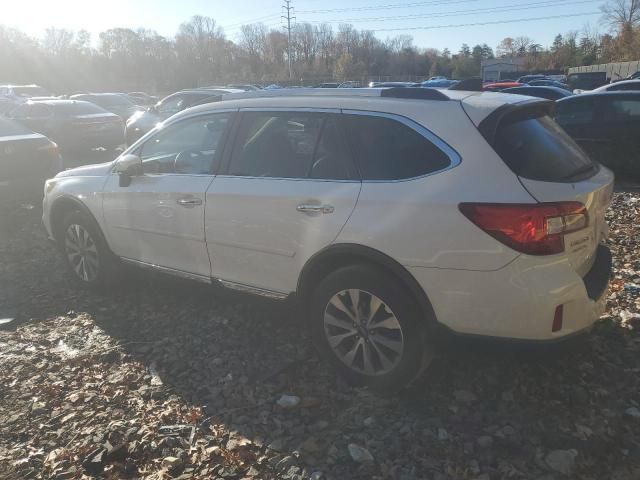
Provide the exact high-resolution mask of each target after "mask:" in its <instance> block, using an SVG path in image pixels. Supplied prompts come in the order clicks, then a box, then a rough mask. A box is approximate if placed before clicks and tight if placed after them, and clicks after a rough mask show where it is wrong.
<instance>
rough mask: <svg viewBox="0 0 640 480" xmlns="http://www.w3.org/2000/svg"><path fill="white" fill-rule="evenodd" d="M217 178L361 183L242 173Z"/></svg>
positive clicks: (356, 181)
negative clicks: (243, 174) (245, 174)
mask: <svg viewBox="0 0 640 480" xmlns="http://www.w3.org/2000/svg"><path fill="white" fill-rule="evenodd" d="M217 178H241V179H243V180H279V181H283V180H284V181H293V182H330V183H362V181H360V180H331V179H326V178H299V177H253V176H251V177H249V176H242V175H227V174H224V175H217Z"/></svg>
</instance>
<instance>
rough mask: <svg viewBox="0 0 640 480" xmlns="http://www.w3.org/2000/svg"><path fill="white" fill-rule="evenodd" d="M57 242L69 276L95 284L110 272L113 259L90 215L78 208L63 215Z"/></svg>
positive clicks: (88, 284) (103, 279) (100, 282)
mask: <svg viewBox="0 0 640 480" xmlns="http://www.w3.org/2000/svg"><path fill="white" fill-rule="evenodd" d="M57 238H58V244H59V246H60V250H61V252H62V255H63V259H64V261H65V264H66V265H67V268H68V270H69V272H70V273H71V276H72V278H73V279H74V280H75V281H76V282H77V283H79V284H80V285H83V286H87V287H97V286H101V285H103V284H104V283H105V282H106V281H107V280H109V279H110V278H112V276H113V274H114V267H115V262H114V259H113V255H112V254H111V252H110V251H109V248H108V247H107V244H106V242H105V240H104V237H103V236H102V232H101V231H100V228H99V227H98V226H97V225H96V224H95V221H94V220H93V218H91V217H90V216H89V215H87V214H86V213H84V212H81V211H73V212H70V213H69V214H67V215H66V216H65V217H64V219H63V221H62V223H61V225H60V226H59V230H58V235H57Z"/></svg>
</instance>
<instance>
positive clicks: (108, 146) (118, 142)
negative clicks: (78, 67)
mask: <svg viewBox="0 0 640 480" xmlns="http://www.w3.org/2000/svg"><path fill="white" fill-rule="evenodd" d="M10 116H11V118H13V119H14V120H16V121H18V122H20V123H21V124H23V125H24V126H25V127H27V128H29V129H31V130H33V131H34V132H38V133H41V134H42V135H46V136H47V137H49V138H51V139H52V140H53V141H54V142H56V143H57V144H58V145H59V146H60V149H61V151H62V154H63V156H64V157H67V154H73V155H74V156H75V154H78V153H79V154H83V155H85V156H84V157H82V160H80V161H79V163H94V162H95V161H96V160H95V159H93V160H92V158H91V157H90V156H86V154H88V153H91V152H92V151H93V152H102V151H107V152H113V151H115V150H117V149H119V148H121V147H122V146H123V145H124V143H125V142H124V123H123V121H122V119H121V118H120V117H119V116H118V115H116V114H114V113H111V112H107V111H106V110H104V109H103V108H100V107H99V106H97V105H95V104H93V103H89V102H83V101H79V100H38V101H29V102H27V103H23V104H22V105H20V106H18V107H17V108H16V109H15V110H13V111H12V112H11V114H10ZM65 160H66V158H65ZM74 163H75V162H74Z"/></svg>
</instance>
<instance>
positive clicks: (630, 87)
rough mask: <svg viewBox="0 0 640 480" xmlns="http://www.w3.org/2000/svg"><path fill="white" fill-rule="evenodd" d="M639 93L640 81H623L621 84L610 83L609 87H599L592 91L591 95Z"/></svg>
mask: <svg viewBox="0 0 640 480" xmlns="http://www.w3.org/2000/svg"><path fill="white" fill-rule="evenodd" d="M629 91H640V79H639V80H623V81H621V82H616V83H610V84H609V85H603V86H601V87H598V88H596V89H595V90H592V92H593V93H598V92H629Z"/></svg>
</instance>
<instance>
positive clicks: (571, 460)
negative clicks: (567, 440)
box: [544, 449, 578, 475]
mask: <svg viewBox="0 0 640 480" xmlns="http://www.w3.org/2000/svg"><path fill="white" fill-rule="evenodd" d="M577 456H578V452H577V451H576V450H574V449H571V450H553V451H552V452H549V453H548V454H547V456H546V457H545V458H544V461H545V463H546V464H547V465H548V466H549V468H551V470H553V471H555V472H558V473H563V474H564V475H569V474H570V473H571V472H572V471H573V467H574V466H575V463H576V457H577Z"/></svg>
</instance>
